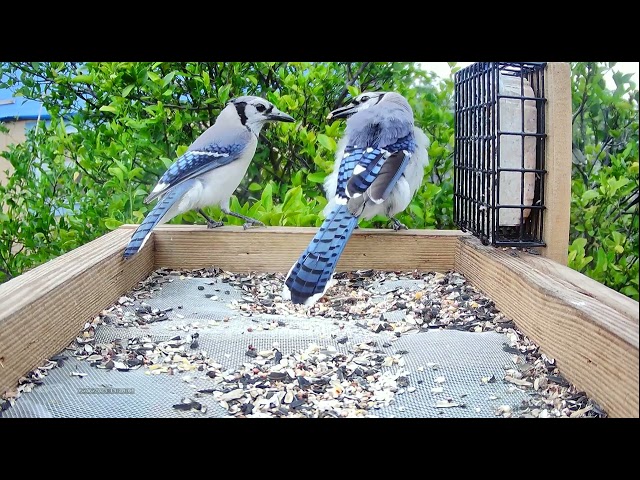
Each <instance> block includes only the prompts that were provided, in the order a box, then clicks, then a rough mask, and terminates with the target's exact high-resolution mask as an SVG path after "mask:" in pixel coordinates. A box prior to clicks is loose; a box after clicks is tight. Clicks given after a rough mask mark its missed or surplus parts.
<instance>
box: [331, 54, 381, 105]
mask: <svg viewBox="0 0 640 480" xmlns="http://www.w3.org/2000/svg"><path fill="white" fill-rule="evenodd" d="M370 63H371V62H363V63H362V65H360V68H359V69H358V71H357V72H356V74H355V75H354V76H353V77H352V78H350V79H349V80H347V83H346V84H345V86H344V88H343V89H342V92H340V95H338V100H336V102H335V103H334V105H333V108H332V109H331V110H335V109H336V108H338V107H339V106H340V105H342V101H343V100H344V99H345V97H346V96H347V93H348V92H349V87H350V86H352V85H353V84H354V83H355V81H356V80H357V79H358V77H359V76H360V75H362V72H364V69H365V68H367V66H368V65H369V64H370Z"/></svg>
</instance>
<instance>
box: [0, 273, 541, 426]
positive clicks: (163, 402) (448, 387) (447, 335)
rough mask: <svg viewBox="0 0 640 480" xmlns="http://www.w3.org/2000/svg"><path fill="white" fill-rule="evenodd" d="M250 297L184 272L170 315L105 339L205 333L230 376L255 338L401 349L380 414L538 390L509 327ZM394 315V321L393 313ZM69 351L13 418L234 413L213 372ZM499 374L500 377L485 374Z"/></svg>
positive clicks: (484, 409)
mask: <svg viewBox="0 0 640 480" xmlns="http://www.w3.org/2000/svg"><path fill="white" fill-rule="evenodd" d="M421 284H422V285H424V283H423V282H422V281H421V280H415V281H409V280H402V281H399V282H391V281H390V282H386V283H384V284H380V285H377V286H376V287H375V290H376V291H378V292H379V293H380V294H381V295H384V294H386V293H387V292H389V291H391V290H394V289H397V288H404V289H406V291H408V292H411V291H415V290H417V289H418V288H419V286H420V285H421ZM242 296H243V292H242V291H241V290H239V289H238V288H236V287H234V286H231V285H229V284H226V283H221V282H219V280H218V279H215V280H214V279H211V278H184V279H181V280H177V279H176V281H173V282H171V283H166V284H164V285H163V286H162V288H159V289H155V290H153V292H152V294H151V296H150V297H149V298H146V299H144V302H146V303H147V304H148V305H149V306H150V308H152V309H162V310H167V312H166V316H167V319H166V320H163V321H156V322H154V323H148V324H146V325H138V326H129V327H123V326H119V325H118V324H115V323H111V324H101V325H98V327H97V328H96V331H95V345H98V344H105V343H108V342H113V341H114V340H116V339H117V341H118V342H119V343H120V344H127V342H130V341H132V340H133V339H141V338H147V339H149V341H153V342H156V343H157V342H162V341H169V340H170V339H172V338H176V336H177V335H182V336H185V335H194V333H196V332H197V333H198V335H199V336H198V346H197V347H195V348H189V345H188V344H187V345H186V347H185V349H186V351H187V352H196V351H198V352H200V351H202V352H205V353H204V355H205V356H206V358H207V359H209V360H214V361H215V362H217V363H219V364H220V365H221V371H222V372H223V375H230V374H232V373H233V372H234V371H235V369H237V368H238V366H240V365H243V364H247V363H248V362H249V363H251V362H252V361H254V359H252V358H250V357H248V356H247V347H248V345H252V346H253V347H254V348H255V351H262V350H268V349H271V348H272V347H273V345H274V342H277V344H278V348H279V350H280V351H281V352H282V354H283V355H287V354H289V353H291V352H295V351H301V350H304V349H306V348H307V347H308V346H309V344H318V345H321V346H322V347H323V348H333V349H335V351H337V352H338V353H344V354H347V353H348V352H350V351H352V349H353V346H354V345H357V344H359V343H361V342H370V344H372V345H375V348H376V349H378V350H379V351H380V352H381V354H382V355H383V356H390V355H394V354H399V353H401V357H402V358H403V362H404V364H403V365H401V366H399V365H392V366H388V367H383V368H382V371H383V372H389V373H394V372H397V371H398V370H399V369H403V370H405V371H406V375H405V377H406V379H405V380H404V383H403V384H401V385H400V386H401V387H402V388H399V389H398V390H397V391H396V393H395V395H394V397H393V400H392V401H391V402H389V403H388V404H387V405H381V406H377V407H376V408H374V409H371V410H370V411H369V412H368V414H369V415H371V416H378V417H495V416H496V411H497V409H499V408H500V407H501V406H505V405H507V406H509V408H510V409H512V410H513V411H514V412H515V411H517V410H518V408H519V407H520V406H521V405H522V404H523V403H526V400H527V399H529V398H531V395H532V392H531V391H524V390H521V389H518V388H514V386H513V385H512V384H508V383H506V382H503V381H502V380H501V379H502V378H503V377H504V372H505V369H506V368H510V367H511V368H513V366H514V358H513V357H514V356H513V351H509V349H508V348H506V347H505V345H507V344H508V340H507V337H506V335H505V334H503V333H497V332H494V331H489V332H471V331H459V330H453V329H451V330H448V329H423V330H420V329H418V330H417V331H415V332H410V333H406V334H403V335H401V336H396V335H394V333H393V332H390V331H381V332H378V333H375V332H372V331H370V330H367V329H364V328H362V326H361V325H358V324H357V323H354V322H349V321H345V322H338V321H334V320H332V319H329V318H300V317H296V316H295V315H266V314H260V315H251V316H245V315H243V314H242V312H241V311H238V310H237V309H234V308H231V305H230V302H232V301H233V300H240V299H241V298H242ZM134 303H136V302H134ZM136 308H139V302H137V305H136V304H134V305H127V306H125V307H123V310H124V311H125V315H128V314H130V315H134V313H133V312H135V311H136ZM168 309H170V310H168ZM127 312H128V313H127ZM393 313H395V314H400V313H401V312H393ZM387 320H388V321H393V320H392V319H391V315H390V316H389V317H388V318H387ZM142 341H144V340H141V342H142ZM62 354H63V355H65V356H66V357H67V359H66V360H65V361H64V362H62V365H61V366H59V367H57V368H53V369H52V370H50V371H49V373H48V375H47V376H46V377H45V379H44V384H43V385H39V386H37V387H35V388H34V389H33V390H32V391H30V392H28V393H24V394H23V395H21V396H20V397H19V398H18V399H17V400H16V401H15V402H14V405H13V406H12V407H11V408H9V409H7V410H6V411H4V412H3V417H39V418H41V417H61V418H63V417H67V418H68V417H202V416H205V417H224V416H228V415H229V412H228V411H227V410H226V409H225V408H223V407H221V405H220V402H219V401H217V400H216V399H215V398H214V396H213V395H212V393H211V389H212V387H215V386H216V385H221V384H215V382H214V380H213V379H212V378H210V377H209V376H207V374H206V371H199V370H190V371H183V372H180V371H176V372H175V374H173V375H169V374H166V373H163V374H158V375H156V374H154V371H152V370H151V368H149V367H148V366H144V367H142V368H138V369H131V370H126V371H119V370H118V369H115V368H114V369H109V370H107V369H100V368H96V367H95V366H91V365H90V363H89V362H88V361H87V360H86V359H81V358H75V357H74V356H73V355H72V354H70V353H69V351H65V352H62ZM225 372H226V373H225ZM79 373H80V374H84V376H79V375H78V374H79ZM491 377H493V378H494V379H497V380H494V381H492V382H490V383H487V382H483V381H482V379H483V378H485V379H486V378H491ZM227 390H229V389H227ZM203 392H204V393H203ZM184 397H188V398H192V399H196V400H197V402H199V404H201V405H203V406H206V411H204V413H203V409H200V410H199V411H196V410H193V409H191V410H189V411H182V410H180V409H177V408H175V407H174V406H175V405H176V404H180V402H181V399H183V398H184ZM442 401H445V402H446V401H449V402H450V405H451V407H450V408H442ZM438 405H439V406H438Z"/></svg>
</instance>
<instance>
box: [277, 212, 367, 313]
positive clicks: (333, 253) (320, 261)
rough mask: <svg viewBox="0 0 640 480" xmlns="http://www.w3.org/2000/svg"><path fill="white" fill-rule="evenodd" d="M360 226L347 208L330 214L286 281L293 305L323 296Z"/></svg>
mask: <svg viewBox="0 0 640 480" xmlns="http://www.w3.org/2000/svg"><path fill="white" fill-rule="evenodd" d="M357 224H358V219H357V217H354V216H353V215H352V214H351V213H350V212H349V209H348V208H347V207H346V206H345V205H337V206H336V207H335V208H334V209H333V210H331V213H329V215H327V218H326V219H325V220H324V222H323V223H322V225H321V226H320V229H319V230H318V232H317V233H316V235H315V236H314V237H313V239H312V240H311V243H309V246H308V247H307V249H306V250H305V251H304V252H303V253H302V255H300V258H299V259H298V260H297V262H296V264H295V265H294V266H293V268H292V269H291V272H290V273H289V276H288V277H287V279H286V281H285V284H286V286H287V288H288V289H289V291H290V292H291V301H292V302H293V303H305V301H307V300H308V299H309V298H310V297H312V296H314V295H317V294H321V293H323V292H324V290H325V288H326V286H327V283H328V282H329V280H330V279H331V276H332V275H333V272H334V270H335V268H336V264H337V263H338V259H339V258H340V255H341V254H342V251H343V250H344V247H345V246H346V244H347V241H348V240H349V237H350V236H351V233H352V232H353V230H354V228H355V227H356V225H357Z"/></svg>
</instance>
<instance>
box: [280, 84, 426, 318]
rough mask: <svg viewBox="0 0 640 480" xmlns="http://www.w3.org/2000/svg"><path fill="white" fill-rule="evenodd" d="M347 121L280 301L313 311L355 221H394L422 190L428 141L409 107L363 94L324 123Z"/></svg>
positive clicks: (385, 96) (382, 95) (394, 98)
mask: <svg viewBox="0 0 640 480" xmlns="http://www.w3.org/2000/svg"><path fill="white" fill-rule="evenodd" d="M338 118H347V125H346V129H345V133H344V136H343V137H342V139H341V140H340V142H339V143H338V149H337V154H336V161H335V165H334V169H333V172H332V174H331V175H329V176H328V177H327V178H326V180H325V184H324V187H325V191H326V193H327V197H328V199H329V202H328V204H327V206H326V208H325V210H324V213H325V220H324V222H323V223H322V225H321V226H320V229H319V230H318V232H317V233H316V235H315V236H314V237H313V239H312V240H311V243H310V244H309V246H308V247H307V249H306V250H305V251H304V252H303V253H302V255H300V258H298V260H297V261H296V263H294V265H293V266H292V267H291V269H290V270H289V273H288V274H287V278H286V280H285V288H284V291H283V298H285V299H290V300H291V301H292V302H293V303H301V304H305V305H308V306H310V305H313V304H314V303H315V302H316V301H317V300H318V299H319V298H320V297H322V295H324V292H325V291H326V289H327V288H328V286H329V282H330V280H331V278H332V276H333V273H334V270H335V267H336V264H337V262H338V259H339V258H340V255H341V254H342V251H343V250H344V247H345V245H346V244H347V241H348V240H349V237H350V236H351V233H352V232H353V230H354V229H355V228H356V226H357V225H358V220H359V219H360V218H365V219H370V218H372V217H374V216H375V215H378V214H381V215H384V216H387V217H389V218H390V219H391V220H392V221H393V228H394V230H398V229H400V228H407V227H406V226H405V225H403V224H402V223H400V221H398V220H397V219H396V218H395V217H394V215H395V214H397V213H399V212H401V211H403V210H404V209H405V208H407V206H408V205H409V203H410V202H411V199H412V198H413V195H414V194H415V192H416V190H417V189H418V188H419V187H420V185H421V184H422V178H423V176H424V168H425V167H426V166H427V164H428V162H429V156H428V153H427V148H428V147H429V143H430V142H429V139H428V138H427V136H426V135H425V134H424V132H423V131H422V130H421V129H419V128H417V127H415V126H414V121H413V111H412V110H411V106H410V105H409V102H407V100H406V99H405V98H404V97H403V96H402V95H400V94H398V93H395V92H365V93H361V94H360V95H358V96H357V97H356V98H355V99H353V101H352V102H351V103H349V104H348V105H346V106H345V107H341V108H338V109H336V110H334V111H333V112H331V113H330V114H329V116H328V117H327V120H334V119H338Z"/></svg>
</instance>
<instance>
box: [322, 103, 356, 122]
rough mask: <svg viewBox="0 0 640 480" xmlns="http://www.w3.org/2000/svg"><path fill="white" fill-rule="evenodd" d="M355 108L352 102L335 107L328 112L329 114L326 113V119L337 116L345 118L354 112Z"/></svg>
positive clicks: (336, 117)
mask: <svg viewBox="0 0 640 480" xmlns="http://www.w3.org/2000/svg"><path fill="white" fill-rule="evenodd" d="M355 108H356V105H355V104H354V103H349V104H348V105H345V106H344V107H340V108H336V109H335V110H334V111H333V112H330V113H329V115H327V120H329V121H333V120H336V119H338V118H347V117H349V116H350V115H353V114H354V113H356V112H355Z"/></svg>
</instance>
